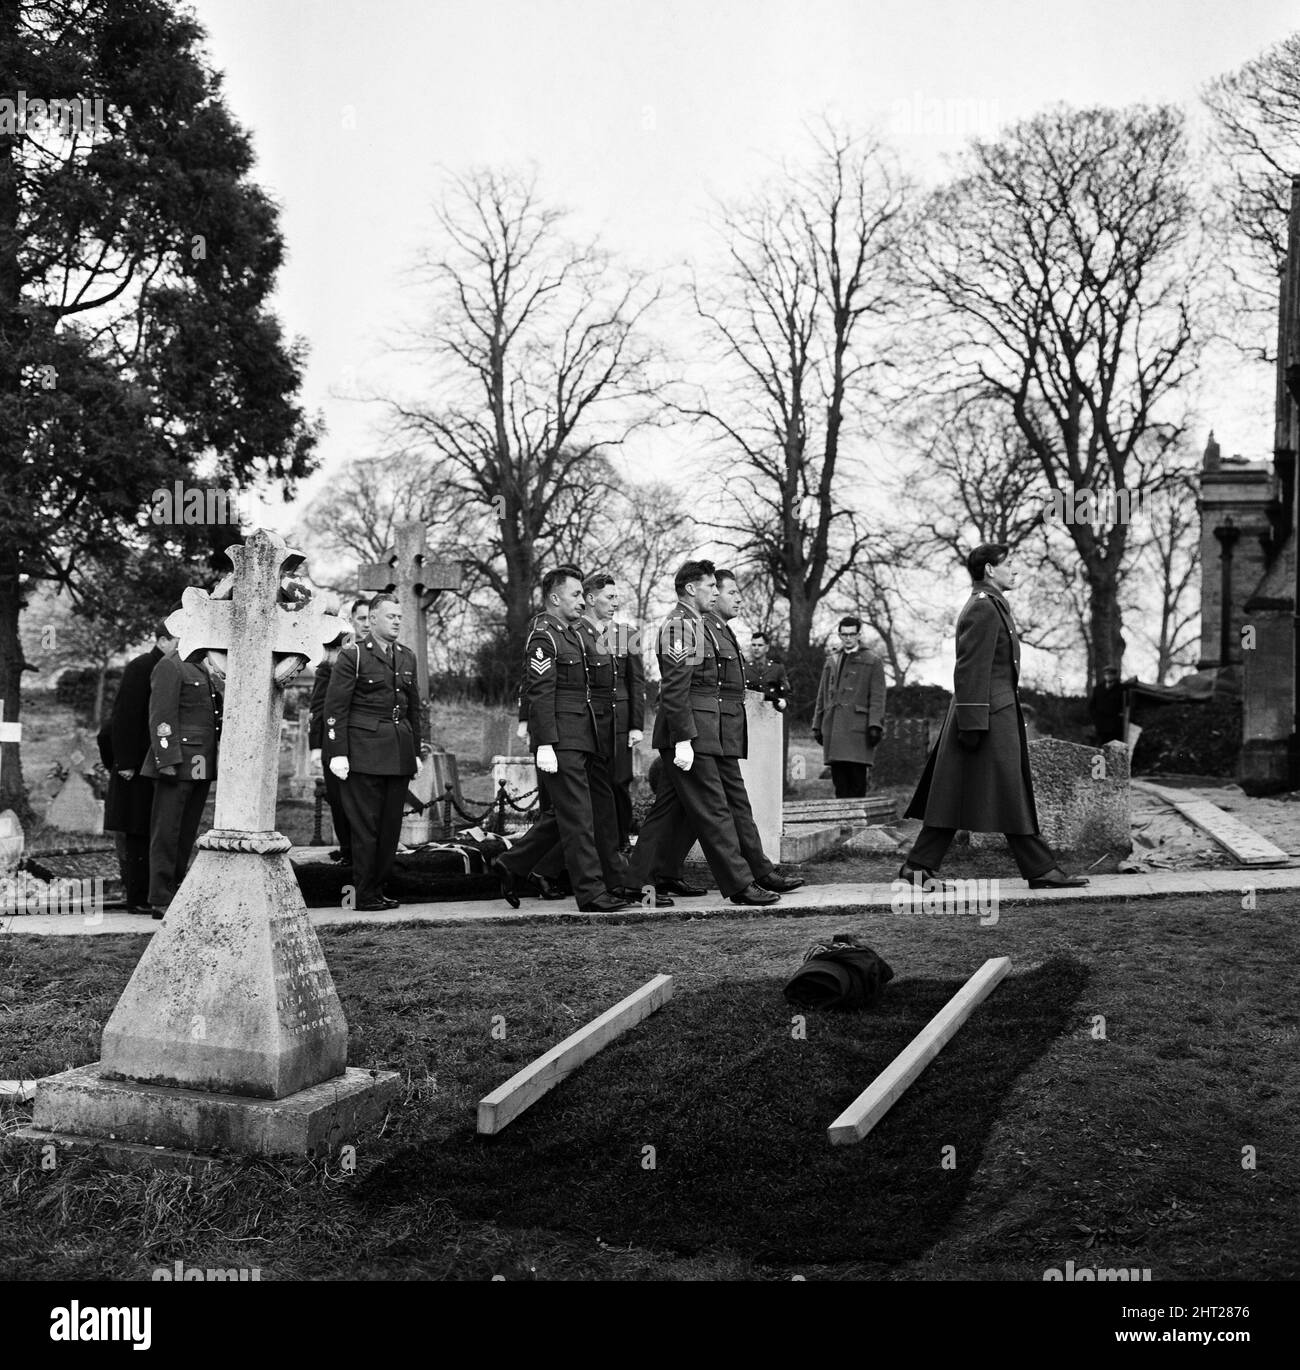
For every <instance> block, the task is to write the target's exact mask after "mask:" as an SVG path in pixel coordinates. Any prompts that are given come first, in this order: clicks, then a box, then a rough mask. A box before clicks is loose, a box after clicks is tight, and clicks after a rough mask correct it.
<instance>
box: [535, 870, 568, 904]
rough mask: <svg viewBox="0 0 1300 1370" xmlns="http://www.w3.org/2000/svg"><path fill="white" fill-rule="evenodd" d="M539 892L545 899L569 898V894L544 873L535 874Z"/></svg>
mask: <svg viewBox="0 0 1300 1370" xmlns="http://www.w3.org/2000/svg"><path fill="white" fill-rule="evenodd" d="M533 879H534V881H536V883H537V889H538V892H539V893H540V894H541V897H542V898H543V899H567V898H568V895H566V894H565V892H564V891H563V890H562V889H560V887H559V886H558V885H556V884H554V883H553V882H552V881H551V880H549V879H547V877H546V876H544V875H534V876H533Z"/></svg>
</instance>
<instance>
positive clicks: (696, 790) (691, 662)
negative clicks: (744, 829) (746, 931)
mask: <svg viewBox="0 0 1300 1370" xmlns="http://www.w3.org/2000/svg"><path fill="white" fill-rule="evenodd" d="M674 587H675V588H676V590H677V606H676V608H674V609H673V611H672V612H671V613H670V614H669V615H668V617H667V618H666V619H664V621H663V624H662V626H661V627H660V629H659V637H658V657H659V673H660V678H661V682H662V683H661V685H660V688H659V712H658V714H657V715H656V717H655V730H654V739H653V741H654V745H655V748H656V749H657V750H658V752H659V754H660V756H661V757H662V759H663V768H664V770H665V771H666V772H667V773H668V777H669V783H668V784H667V785H664V786H663V787H662V788H661V789H660V791H659V793H658V794H657V795H656V796H655V802H654V804H653V805H652V806H651V808H650V812H649V813H648V814H647V815H646V821H645V823H644V824H643V825H642V828H641V834H640V836H639V837H638V839H637V844H636V847H635V849H634V851H633V854H632V861H631V871H630V877H631V880H630V883H631V884H632V885H633V886H634V887H635V888H637V889H646V888H648V887H649V886H650V885H653V884H654V883H655V881H656V879H657V878H662V873H663V872H665V871H671V870H672V869H674V867H673V866H672V864H671V863H673V862H678V863H679V858H678V856H677V853H678V852H679V851H681V850H683V849H682V848H681V846H680V844H681V843H682V842H686V844H687V847H688V848H689V845H690V842H689V840H688V838H687V833H689V834H691V835H693V836H694V837H695V838H697V839H698V840H699V843H700V846H701V848H702V849H703V851H704V856H705V859H706V860H707V861H708V863H709V869H710V870H711V871H712V872H713V878H714V879H715V880H716V881H717V884H718V889H719V890H721V892H722V894H723V896H724V898H729V899H730V900H731V901H732V903H733V904H775V903H776V902H777V901H778V900H779V899H780V895H779V894H777V893H776V892H775V891H773V890H770V889H765V888H763V886H762V885H760V884H759V883H757V882H756V881H755V879H754V874H753V872H752V871H751V869H750V867H749V863H748V862H747V861H746V860H745V857H744V854H743V853H742V851H741V844H740V839H739V837H738V835H737V832H736V820H735V817H734V816H733V814H732V811H731V805H730V802H729V800H728V796H727V787H726V784H725V782H724V780H723V777H722V774H721V773H720V770H719V761H720V760H722V759H724V758H725V752H724V747H723V732H722V713H723V698H722V691H721V677H720V675H719V663H718V652H717V645H716V643H715V641H714V638H713V635H712V634H711V633H710V631H709V629H708V627H707V626H706V624H705V622H704V614H705V613H706V612H707V611H708V610H710V609H712V608H713V604H714V601H715V600H716V599H717V595H718V584H717V579H716V574H715V570H714V566H713V563H712V562H711V561H688V562H686V564H685V565H684V566H682V568H681V569H680V570H679V571H678V572H677V575H676V577H675V579H674ZM740 669H741V670H742V672H743V667H742V668H740ZM740 679H741V690H742V702H741V705H740V708H741V710H742V714H743V710H744V703H743V689H744V683H743V682H744V677H743V674H741V677H740ZM760 850H761V849H760ZM691 888H692V889H694V888H695V887H691Z"/></svg>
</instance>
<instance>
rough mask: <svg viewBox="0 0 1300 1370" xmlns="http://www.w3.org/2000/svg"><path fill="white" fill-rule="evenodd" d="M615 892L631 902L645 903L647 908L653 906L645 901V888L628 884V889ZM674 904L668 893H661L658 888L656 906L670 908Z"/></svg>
mask: <svg viewBox="0 0 1300 1370" xmlns="http://www.w3.org/2000/svg"><path fill="white" fill-rule="evenodd" d="M614 893H615V894H617V895H618V897H619V898H620V899H626V900H627V901H628V902H629V903H632V904H644V905H645V907H646V908H650V907H651V905H649V904H646V902H645V892H644V891H643V890H638V889H633V888H632V887H631V886H628V887H627V888H626V889H621V890H615V891H614ZM672 906H673V901H672V900H671V899H669V897H668V896H667V895H666V894H660V893H659V891H658V890H656V891H655V902H654V905H653V907H654V908H657V909H670V908H672Z"/></svg>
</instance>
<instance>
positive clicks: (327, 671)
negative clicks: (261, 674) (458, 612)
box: [307, 600, 370, 866]
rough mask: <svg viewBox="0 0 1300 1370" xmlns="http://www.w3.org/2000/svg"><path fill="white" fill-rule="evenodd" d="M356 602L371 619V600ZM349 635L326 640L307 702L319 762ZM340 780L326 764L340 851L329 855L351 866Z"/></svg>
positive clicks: (310, 737) (311, 737) (312, 744)
mask: <svg viewBox="0 0 1300 1370" xmlns="http://www.w3.org/2000/svg"><path fill="white" fill-rule="evenodd" d="M357 604H360V605H362V607H363V608H364V610H365V613H364V615H363V617H364V619H366V620H367V621H368V620H369V617H370V602H369V600H364V601H363V600H357ZM354 617H355V606H354ZM363 634H364V629H363ZM346 637H347V633H346V632H342V633H340V634H339V635H338V637H336V638H335V639H334V641H333V642H327V643H326V644H325V660H324V661H322V662H319V663H318V664H317V666H316V678H315V680H314V681H313V682H312V687H311V701H310V703H309V704H308V706H307V710H308V717H307V746H308V747H309V748H310V750H311V759H312V760H313V761H314V762H317V763H319V762H320V760H321V743H322V741H323V740H324V737H325V696H326V694H327V693H328V692H329V686H330V675H331V673H332V672H333V670H334V663H335V662H336V661H337V660H338V659H339V652H340V651H342V650H343V643H344V639H345V638H346ZM341 784H342V782H341V781H340V780H339V778H338V776H337V775H335V774H334V772H333V771H332V770H329V769H328V768H326V770H325V802H326V803H327V804H328V805H329V806H330V822H331V823H332V824H333V826H334V837H335V839H336V840H337V842H338V844H339V846H338V851H337V853H334V852H331V853H330V855H331V856H335V855H337V857H338V859H339V861H341V862H342V864H343V865H345V866H350V865H351V864H352V827H351V824H349V823H348V816H347V813H346V811H345V810H344V808H343V792H342V790H341V788H340V786H341Z"/></svg>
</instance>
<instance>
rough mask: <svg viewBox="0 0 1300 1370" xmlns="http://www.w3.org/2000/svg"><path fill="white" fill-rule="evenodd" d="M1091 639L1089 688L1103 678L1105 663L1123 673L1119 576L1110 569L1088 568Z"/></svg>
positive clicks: (1122, 627)
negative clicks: (1102, 672)
mask: <svg viewBox="0 0 1300 1370" xmlns="http://www.w3.org/2000/svg"><path fill="white" fill-rule="evenodd" d="M1088 587H1089V595H1088V615H1089V622H1090V625H1091V628H1092V632H1091V634H1090V638H1091V641H1090V642H1089V657H1088V675H1089V677H1090V678H1089V681H1088V687H1089V688H1090V689H1091V687H1092V685H1093V684H1095V682H1096V681H1098V680H1100V679H1101V671H1102V667H1103V666H1114V667H1115V668H1116V670H1119V671H1120V672H1121V674H1122V673H1123V669H1122V668H1123V661H1124V631H1123V630H1124V622H1123V617H1122V615H1121V612H1120V607H1119V579H1118V577H1117V576H1116V575H1115V573H1114V572H1113V571H1111V570H1110V569H1108V568H1101V569H1093V568H1089V571H1088Z"/></svg>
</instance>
